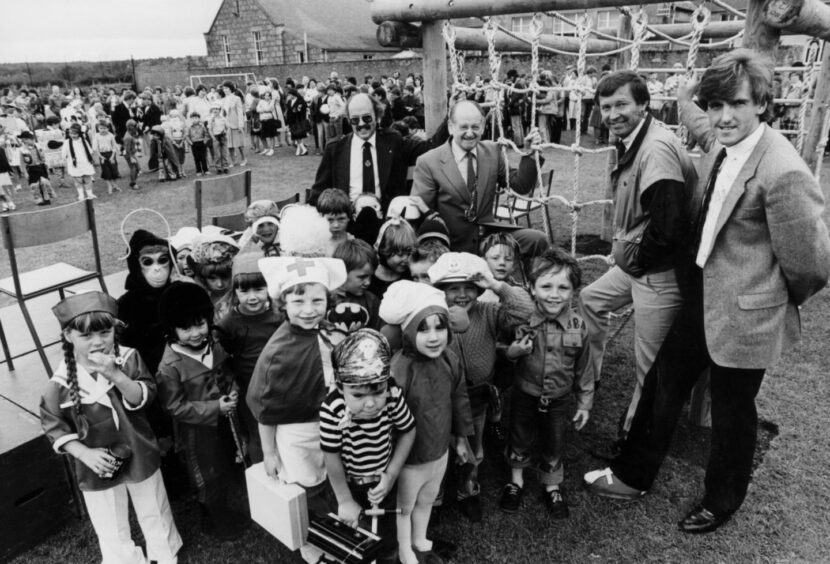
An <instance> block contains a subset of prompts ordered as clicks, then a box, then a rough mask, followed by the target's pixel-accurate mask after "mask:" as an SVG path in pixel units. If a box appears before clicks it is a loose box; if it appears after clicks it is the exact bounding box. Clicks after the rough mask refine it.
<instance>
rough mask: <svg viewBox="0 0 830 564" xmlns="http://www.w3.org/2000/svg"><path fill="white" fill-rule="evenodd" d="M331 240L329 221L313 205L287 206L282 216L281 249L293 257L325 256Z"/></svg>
mask: <svg viewBox="0 0 830 564" xmlns="http://www.w3.org/2000/svg"><path fill="white" fill-rule="evenodd" d="M330 241H331V231H329V222H328V221H327V220H326V218H324V217H323V216H322V215H320V213H319V212H318V211H317V209H316V208H314V207H313V206H306V205H292V206H285V207H284V208H283V211H282V217H280V249H281V254H282V255H287V256H292V257H324V256H326V254H327V253H328V250H329V243H330Z"/></svg>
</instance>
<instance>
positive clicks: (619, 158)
mask: <svg viewBox="0 0 830 564" xmlns="http://www.w3.org/2000/svg"><path fill="white" fill-rule="evenodd" d="M614 146H615V147H616V148H617V164H618V165H619V164H620V161H622V159H623V155H624V154H625V144H624V143H623V142H622V141H619V140H617V141H616V142H615V143H614Z"/></svg>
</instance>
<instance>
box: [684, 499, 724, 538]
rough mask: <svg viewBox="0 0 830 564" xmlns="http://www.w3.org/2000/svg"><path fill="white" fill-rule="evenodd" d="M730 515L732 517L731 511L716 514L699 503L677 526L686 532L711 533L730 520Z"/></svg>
mask: <svg viewBox="0 0 830 564" xmlns="http://www.w3.org/2000/svg"><path fill="white" fill-rule="evenodd" d="M729 517H731V514H729V513H727V514H725V515H715V514H714V513H712V512H711V511H709V510H708V509H706V508H705V507H703V506H702V505H698V506H697V507H695V508H694V509H692V510H691V511H690V512H689V513H688V514H687V515H686V516H685V517H684V518H683V520H681V521H678V522H677V528H678V529H680V530H681V531H683V532H684V533H690V534H692V535H699V534H703V533H711V532H712V531H714V530H715V529H717V528H718V527H720V526H721V525H723V524H724V523H725V522H726V521H728V520H729Z"/></svg>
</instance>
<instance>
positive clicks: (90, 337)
mask: <svg viewBox="0 0 830 564" xmlns="http://www.w3.org/2000/svg"><path fill="white" fill-rule="evenodd" d="M63 336H64V338H65V339H66V340H67V341H69V342H70V343H72V346H73V347H75V359H76V360H77V361H78V362H81V363H84V364H85V363H87V359H88V357H89V355H90V354H91V353H96V352H100V353H104V354H110V353H111V352H112V351H113V348H114V346H115V330H114V329H113V328H112V327H110V328H109V329H104V330H103V331H90V332H89V333H81V332H80V331H78V330H77V329H67V330H65V331H64V332H63Z"/></svg>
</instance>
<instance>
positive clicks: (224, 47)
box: [222, 35, 231, 67]
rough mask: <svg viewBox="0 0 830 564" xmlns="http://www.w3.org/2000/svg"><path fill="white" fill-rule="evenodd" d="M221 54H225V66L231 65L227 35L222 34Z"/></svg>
mask: <svg viewBox="0 0 830 564" xmlns="http://www.w3.org/2000/svg"><path fill="white" fill-rule="evenodd" d="M222 54H223V55H224V56H225V66H226V67H229V66H231V44H230V42H229V41H228V36H227V35H223V36H222Z"/></svg>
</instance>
